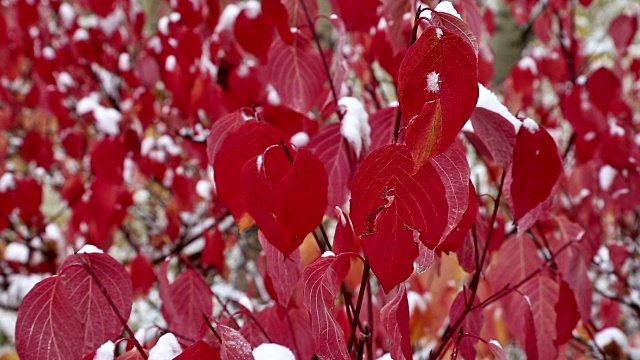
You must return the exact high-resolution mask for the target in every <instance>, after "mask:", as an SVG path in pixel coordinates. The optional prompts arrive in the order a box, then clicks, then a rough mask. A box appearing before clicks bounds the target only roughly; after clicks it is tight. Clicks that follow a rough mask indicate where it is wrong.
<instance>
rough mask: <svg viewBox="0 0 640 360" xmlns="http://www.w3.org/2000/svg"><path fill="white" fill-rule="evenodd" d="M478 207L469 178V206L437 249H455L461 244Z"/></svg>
mask: <svg viewBox="0 0 640 360" xmlns="http://www.w3.org/2000/svg"><path fill="white" fill-rule="evenodd" d="M478 209H479V204H478V198H477V196H476V188H475V187H474V186H473V183H471V180H469V206H467V210H466V211H465V212H464V214H463V215H462V219H460V222H459V223H458V224H456V225H455V226H454V227H453V229H451V232H450V233H449V235H447V238H446V239H444V241H443V242H441V243H440V245H438V247H437V249H438V250H439V251H445V252H447V251H457V250H458V249H459V248H460V246H462V244H463V243H464V239H465V237H466V236H467V234H468V233H469V229H471V226H473V224H474V222H475V221H476V218H477V215H478ZM480 236H481V235H480Z"/></svg>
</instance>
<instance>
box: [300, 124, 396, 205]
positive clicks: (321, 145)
mask: <svg viewBox="0 0 640 360" xmlns="http://www.w3.org/2000/svg"><path fill="white" fill-rule="evenodd" d="M340 127H341V125H340V124H339V123H334V124H329V125H327V126H325V127H323V128H322V129H320V131H318V133H317V134H316V135H315V136H314V137H313V138H311V142H310V143H309V149H310V150H311V151H312V152H313V153H314V154H315V155H316V156H317V157H318V159H320V161H322V163H323V164H324V168H325V170H326V171H327V176H328V178H329V192H328V194H327V200H328V201H327V202H328V206H327V210H326V213H330V212H333V209H334V208H335V207H336V206H342V205H344V204H345V203H346V202H347V198H348V197H349V183H350V182H351V166H350V165H349V153H348V148H347V146H346V144H345V140H344V138H343V137H342V136H341V134H340ZM389 134H391V132H389Z"/></svg>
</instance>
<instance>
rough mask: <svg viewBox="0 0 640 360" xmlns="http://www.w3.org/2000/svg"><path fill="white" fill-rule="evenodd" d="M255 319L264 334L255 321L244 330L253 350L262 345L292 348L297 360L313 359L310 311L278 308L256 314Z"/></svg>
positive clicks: (266, 309) (243, 332)
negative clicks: (278, 345) (272, 344)
mask: <svg viewBox="0 0 640 360" xmlns="http://www.w3.org/2000/svg"><path fill="white" fill-rule="evenodd" d="M254 318H255V319H256V321H257V322H258V323H259V324H260V326H261V327H262V330H261V329H260V327H258V326H256V325H255V324H254V322H253V321H250V322H247V323H246V325H245V326H244V327H243V328H242V330H241V332H242V334H243V335H244V336H245V338H247V339H248V340H249V341H250V342H251V345H252V346H253V347H257V346H258V345H260V344H263V343H275V344H280V345H282V346H285V347H287V348H289V349H290V350H291V351H293V352H294V353H295V354H296V356H297V358H298V359H311V358H312V357H313V354H314V353H315V348H316V342H315V339H314V337H313V335H312V333H311V320H310V319H309V312H308V311H307V309H305V308H291V307H290V308H285V307H284V306H281V305H278V304H276V305H274V306H270V307H267V308H265V309H264V310H262V311H260V312H259V313H257V314H255V315H254ZM263 330H264V332H263ZM265 333H266V334H265ZM267 336H268V338H267Z"/></svg>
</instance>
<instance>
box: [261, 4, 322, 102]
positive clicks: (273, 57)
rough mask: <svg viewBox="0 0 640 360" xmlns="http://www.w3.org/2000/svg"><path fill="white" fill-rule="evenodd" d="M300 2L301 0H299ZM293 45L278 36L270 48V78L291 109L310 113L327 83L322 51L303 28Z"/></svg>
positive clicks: (297, 34)
mask: <svg viewBox="0 0 640 360" xmlns="http://www.w3.org/2000/svg"><path fill="white" fill-rule="evenodd" d="M296 2H299V1H298V0H296ZM294 35H295V36H294V40H293V43H292V44H291V45H287V44H286V43H285V42H284V41H282V40H280V39H277V40H276V41H274V42H273V45H272V46H271V49H270V50H269V54H268V57H269V64H268V65H267V78H268V79H269V81H270V82H271V84H272V85H273V87H274V88H275V89H276V91H277V92H278V95H280V99H281V100H282V102H283V103H285V104H287V106H289V107H290V108H291V109H293V110H295V111H297V112H299V113H303V114H306V113H307V112H308V111H309V110H311V108H312V107H313V106H314V105H315V104H316V103H317V102H318V98H319V97H320V93H321V92H322V88H323V86H324V82H325V79H324V69H323V67H322V59H321V58H320V54H318V52H317V51H316V50H315V49H314V48H313V46H312V45H311V42H310V41H309V39H307V38H306V37H305V36H304V35H302V33H301V32H296V33H295V34H294Z"/></svg>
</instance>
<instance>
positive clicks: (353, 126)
mask: <svg viewBox="0 0 640 360" xmlns="http://www.w3.org/2000/svg"><path fill="white" fill-rule="evenodd" d="M338 106H342V107H344V110H345V111H344V117H343V118H342V122H341V123H340V134H342V136H343V137H344V138H345V139H347V141H348V142H349V144H351V146H352V147H353V151H354V152H355V153H356V156H357V157H358V158H359V157H360V155H361V154H362V152H366V151H367V150H369V147H370V146H371V127H370V126H369V114H367V111H366V110H365V108H364V105H363V104H362V102H361V101H360V100H358V99H356V98H354V97H350V96H346V97H343V98H340V100H338Z"/></svg>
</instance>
